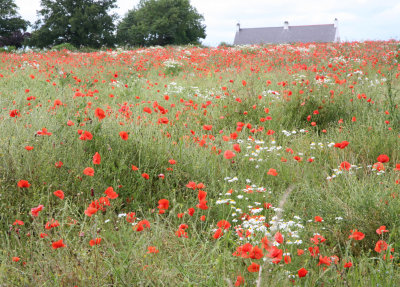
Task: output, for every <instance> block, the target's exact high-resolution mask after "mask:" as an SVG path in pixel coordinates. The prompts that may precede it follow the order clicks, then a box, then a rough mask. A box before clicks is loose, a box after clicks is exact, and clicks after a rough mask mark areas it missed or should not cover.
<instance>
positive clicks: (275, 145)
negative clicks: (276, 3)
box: [0, 41, 400, 286]
mask: <svg viewBox="0 0 400 287" xmlns="http://www.w3.org/2000/svg"><path fill="white" fill-rule="evenodd" d="M0 57H1V63H0V108H1V110H0V134H1V137H0V216H1V221H0V225H1V236H0V262H1V263H0V286H399V285H400V270H399V263H400V258H399V250H400V240H399V238H400V217H399V214H400V213H399V211H400V207H399V206H400V193H399V191H400V148H399V147H400V110H399V106H398V104H399V103H400V84H399V82H400V79H399V77H400V64H399V63H400V45H399V43H398V42H394V41H389V42H364V43H356V42H353V43H341V44H332V43H331V44H304V45H300V44H298V45H280V46H262V47H250V46H249V47H235V48H198V47H167V48H162V47H153V48H148V49H137V50H133V51H122V50H113V51H111V50H109V51H99V52H94V53H72V52H69V51H66V50H64V51H59V52H55V51H54V52H53V51H47V52H28V53H23V54H22V53H21V54H7V53H2V54H0Z"/></svg>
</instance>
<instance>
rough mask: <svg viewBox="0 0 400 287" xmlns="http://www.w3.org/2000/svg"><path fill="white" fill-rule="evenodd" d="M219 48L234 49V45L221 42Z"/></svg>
mask: <svg viewBox="0 0 400 287" xmlns="http://www.w3.org/2000/svg"><path fill="white" fill-rule="evenodd" d="M218 47H230V48H231V47H233V45H232V44H229V43H226V42H221V43H219V45H218Z"/></svg>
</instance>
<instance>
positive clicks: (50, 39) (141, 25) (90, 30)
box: [0, 0, 206, 48]
mask: <svg viewBox="0 0 400 287" xmlns="http://www.w3.org/2000/svg"><path fill="white" fill-rule="evenodd" d="M116 1H117V0H41V2H40V4H41V9H40V10H38V11H37V16H38V20H37V21H36V22H35V23H29V22H28V21H26V20H24V19H22V17H21V16H20V15H19V14H18V11H17V9H18V7H17V5H16V4H15V0H0V47H3V46H15V47H17V48H19V47H22V46H30V47H37V48H49V47H53V46H56V45H60V44H66V43H68V44H70V45H73V46H74V47H78V48H79V47H90V48H100V47H114V46H116V45H119V46H121V45H122V46H152V45H161V46H163V45H185V44H199V41H200V39H204V38H205V37H206V33H205V28H206V26H205V25H204V23H203V21H204V17H203V16H202V15H201V14H199V13H198V12H197V10H196V8H194V7H193V6H191V4H190V0H140V2H139V4H138V5H137V6H136V7H133V8H132V9H131V10H129V11H127V13H126V14H125V16H124V17H123V18H122V19H121V20H120V21H119V18H118V15H117V14H115V13H112V10H113V9H115V8H117V5H116ZM28 27H31V28H32V31H31V32H30V33H28V32H27V30H28Z"/></svg>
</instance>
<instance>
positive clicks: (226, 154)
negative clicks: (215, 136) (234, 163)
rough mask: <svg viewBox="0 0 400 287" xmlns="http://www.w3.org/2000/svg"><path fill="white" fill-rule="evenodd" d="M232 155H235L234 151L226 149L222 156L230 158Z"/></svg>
mask: <svg viewBox="0 0 400 287" xmlns="http://www.w3.org/2000/svg"><path fill="white" fill-rule="evenodd" d="M233 157H235V153H234V152H232V151H230V150H226V151H225V152H224V158H226V159H231V158H233Z"/></svg>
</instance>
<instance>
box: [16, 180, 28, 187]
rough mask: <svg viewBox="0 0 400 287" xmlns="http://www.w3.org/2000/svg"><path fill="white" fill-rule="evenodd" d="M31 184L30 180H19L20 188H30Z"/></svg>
mask: <svg viewBox="0 0 400 287" xmlns="http://www.w3.org/2000/svg"><path fill="white" fill-rule="evenodd" d="M30 186H31V185H30V184H29V182H28V181H27V180H23V179H21V180H20V181H18V187H20V188H28V187H30Z"/></svg>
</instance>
